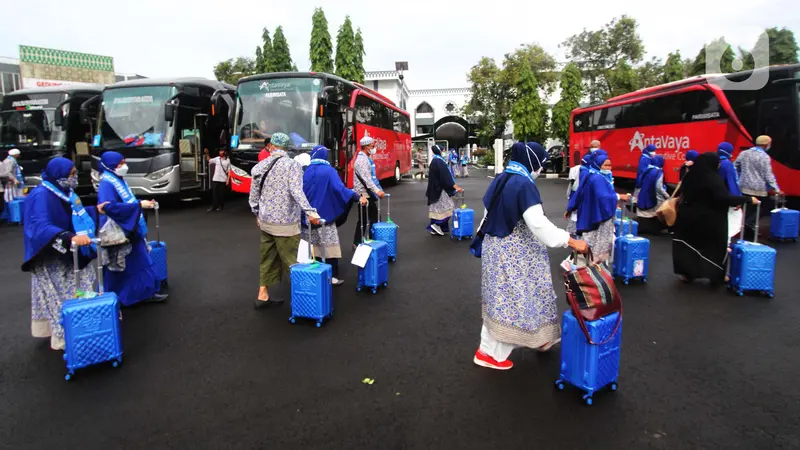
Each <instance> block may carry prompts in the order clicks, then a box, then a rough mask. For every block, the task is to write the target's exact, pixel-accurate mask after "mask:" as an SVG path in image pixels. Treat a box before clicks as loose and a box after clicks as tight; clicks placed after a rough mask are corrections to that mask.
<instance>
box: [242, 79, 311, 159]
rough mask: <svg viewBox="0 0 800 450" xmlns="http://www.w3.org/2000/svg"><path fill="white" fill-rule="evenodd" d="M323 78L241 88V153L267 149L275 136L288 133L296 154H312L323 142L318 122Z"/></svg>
mask: <svg viewBox="0 0 800 450" xmlns="http://www.w3.org/2000/svg"><path fill="white" fill-rule="evenodd" d="M321 88H322V80H320V79H319V78H280V79H269V80H256V81H249V82H246V83H242V84H240V85H239V88H238V91H237V95H238V97H239V105H238V108H237V109H238V114H237V119H239V120H238V121H237V126H236V131H235V134H238V135H239V139H240V142H241V144H242V145H240V146H239V149H241V150H248V149H251V148H261V147H264V143H265V141H266V140H267V139H269V138H270V137H271V136H272V134H273V133H278V132H281V133H286V134H288V135H289V137H290V138H291V142H290V145H289V146H290V148H291V149H292V150H300V151H307V150H311V148H313V147H314V146H315V145H317V143H318V142H319V128H320V127H319V125H317V123H316V122H317V121H316V118H317V116H316V109H317V93H319V92H320V90H321Z"/></svg>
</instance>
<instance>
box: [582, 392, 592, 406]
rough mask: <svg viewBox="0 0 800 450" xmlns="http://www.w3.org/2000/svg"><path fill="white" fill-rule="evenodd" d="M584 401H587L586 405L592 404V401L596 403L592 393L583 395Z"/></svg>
mask: <svg viewBox="0 0 800 450" xmlns="http://www.w3.org/2000/svg"><path fill="white" fill-rule="evenodd" d="M583 402H584V403H586V406H592V403H594V400H592V396H591V395H589V394H586V395H584V396H583Z"/></svg>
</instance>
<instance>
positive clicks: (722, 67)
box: [691, 38, 736, 75]
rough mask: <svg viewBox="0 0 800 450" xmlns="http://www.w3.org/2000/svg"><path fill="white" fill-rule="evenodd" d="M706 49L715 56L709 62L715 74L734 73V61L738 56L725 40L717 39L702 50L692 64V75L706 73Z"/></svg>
mask: <svg viewBox="0 0 800 450" xmlns="http://www.w3.org/2000/svg"><path fill="white" fill-rule="evenodd" d="M706 49H708V50H709V51H711V54H712V55H713V60H711V61H708V63H710V64H711V66H710V67H712V68H713V69H714V70H713V71H714V72H722V73H731V72H733V71H734V70H733V61H734V60H735V59H736V54H735V53H734V52H733V49H732V48H731V46H730V44H728V43H727V42H726V41H725V38H717V39H714V40H713V41H711V43H709V44H707V45H705V46H703V48H702V49H700V52H699V53H698V54H697V56H696V57H695V59H694V63H693V64H692V71H691V75H702V74H704V73H706V62H707V61H706V58H707V55H706Z"/></svg>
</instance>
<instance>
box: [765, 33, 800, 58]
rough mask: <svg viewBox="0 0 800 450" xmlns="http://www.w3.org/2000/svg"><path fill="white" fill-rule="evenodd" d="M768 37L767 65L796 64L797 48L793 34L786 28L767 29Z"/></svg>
mask: <svg viewBox="0 0 800 450" xmlns="http://www.w3.org/2000/svg"><path fill="white" fill-rule="evenodd" d="M767 36H768V37H769V63H770V64H771V65H774V64H797V63H798V58H797V53H798V51H799V50H798V47H797V41H796V40H795V38H794V33H793V32H792V31H791V30H787V29H786V28H781V29H778V28H777V27H773V28H768V29H767Z"/></svg>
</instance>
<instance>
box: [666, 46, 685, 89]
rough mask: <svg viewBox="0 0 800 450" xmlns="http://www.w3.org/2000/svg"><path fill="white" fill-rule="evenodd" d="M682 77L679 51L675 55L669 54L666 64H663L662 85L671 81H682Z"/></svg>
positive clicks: (681, 61) (681, 62)
mask: <svg viewBox="0 0 800 450" xmlns="http://www.w3.org/2000/svg"><path fill="white" fill-rule="evenodd" d="M683 78H684V76H683V60H682V59H681V52H680V50H676V51H675V53H670V54H669V56H667V62H666V63H665V64H664V75H663V79H662V81H663V82H664V83H671V82H673V81H678V80H682V79H683Z"/></svg>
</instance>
